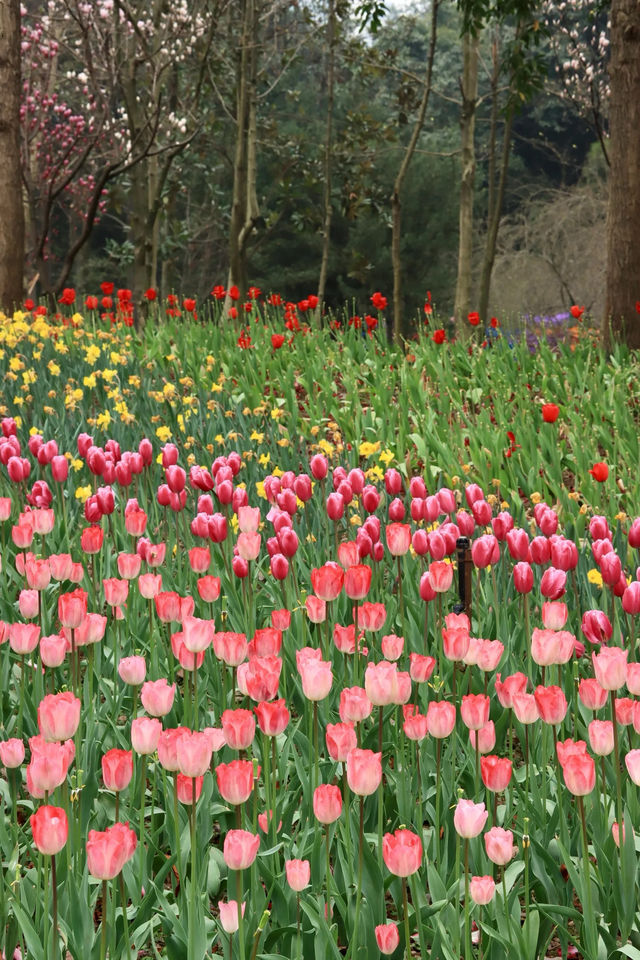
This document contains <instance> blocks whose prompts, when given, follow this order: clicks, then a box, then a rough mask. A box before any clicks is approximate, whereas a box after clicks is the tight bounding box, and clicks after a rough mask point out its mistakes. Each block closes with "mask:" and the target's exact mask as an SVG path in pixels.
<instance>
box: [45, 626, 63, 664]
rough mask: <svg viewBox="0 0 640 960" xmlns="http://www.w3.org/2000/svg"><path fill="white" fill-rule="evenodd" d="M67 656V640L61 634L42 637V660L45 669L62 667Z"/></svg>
mask: <svg viewBox="0 0 640 960" xmlns="http://www.w3.org/2000/svg"><path fill="white" fill-rule="evenodd" d="M66 655H67V639H66V637H65V636H63V635H62V634H59V633H54V634H52V635H51V636H50V637H40V659H41V660H42V663H43V664H44V666H45V667H60V666H62V664H63V663H64V659H65V657H66Z"/></svg>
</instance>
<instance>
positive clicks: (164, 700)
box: [140, 677, 176, 717]
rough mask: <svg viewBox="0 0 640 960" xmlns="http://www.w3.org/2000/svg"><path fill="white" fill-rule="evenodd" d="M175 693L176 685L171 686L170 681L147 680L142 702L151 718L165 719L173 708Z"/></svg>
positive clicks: (141, 692)
mask: <svg viewBox="0 0 640 960" xmlns="http://www.w3.org/2000/svg"><path fill="white" fill-rule="evenodd" d="M175 693H176V685H175V683H172V684H171V686H169V682H168V680H167V679H166V678H165V677H162V678H161V679H160V680H147V682H146V683H143V685H142V690H141V691H140V700H141V701H142V706H143V707H144V709H145V710H146V711H147V713H148V714H149V715H150V716H152V717H164V716H165V715H166V714H167V713H169V712H170V710H171V708H172V707H173V700H174V697H175Z"/></svg>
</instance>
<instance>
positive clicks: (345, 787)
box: [342, 763, 353, 886]
mask: <svg viewBox="0 0 640 960" xmlns="http://www.w3.org/2000/svg"><path fill="white" fill-rule="evenodd" d="M342 792H343V793H344V823H345V832H346V835H347V863H348V864H349V885H350V886H352V885H353V857H352V854H351V803H350V801H351V791H350V790H349V781H348V780H347V765H346V763H345V764H343V765H342Z"/></svg>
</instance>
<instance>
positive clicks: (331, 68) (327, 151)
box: [316, 0, 336, 321]
mask: <svg viewBox="0 0 640 960" xmlns="http://www.w3.org/2000/svg"><path fill="white" fill-rule="evenodd" d="M335 54H336V3H335V0H329V12H328V17H327V119H326V125H325V139H324V197H323V206H324V216H323V222H322V257H321V259H320V277H319V279H318V307H317V315H316V316H317V320H318V321H319V320H320V317H321V316H322V306H323V301H324V291H325V287H326V285H327V269H328V266H329V250H330V248H331V217H332V214H333V208H332V206H331V149H332V146H333V100H334V81H335Z"/></svg>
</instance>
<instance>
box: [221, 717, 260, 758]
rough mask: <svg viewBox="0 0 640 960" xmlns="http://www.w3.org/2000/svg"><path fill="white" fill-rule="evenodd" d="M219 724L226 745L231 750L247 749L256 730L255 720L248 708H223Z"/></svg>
mask: <svg viewBox="0 0 640 960" xmlns="http://www.w3.org/2000/svg"><path fill="white" fill-rule="evenodd" d="M221 725H222V730H223V732H224V736H225V740H226V742H227V746H229V747H231V749H232V750H248V749H249V747H250V746H251V744H252V743H253V738H254V737H255V732H256V722H255V720H254V717H253V714H252V713H251V711H250V710H242V709H238V710H225V711H224V712H223V714H222V717H221Z"/></svg>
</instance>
